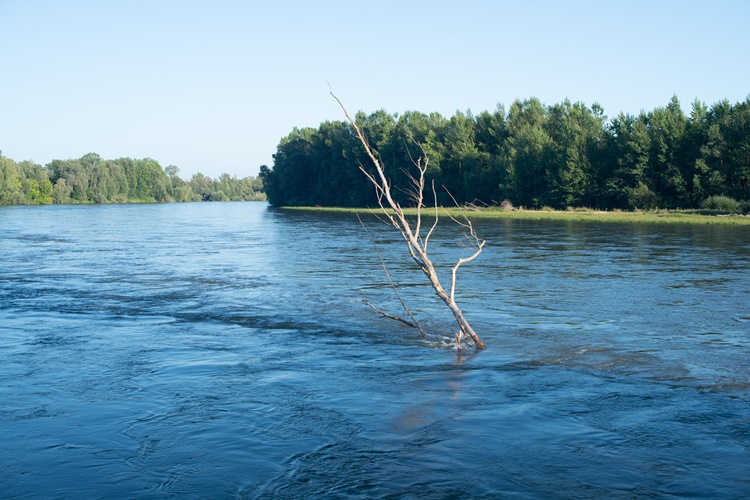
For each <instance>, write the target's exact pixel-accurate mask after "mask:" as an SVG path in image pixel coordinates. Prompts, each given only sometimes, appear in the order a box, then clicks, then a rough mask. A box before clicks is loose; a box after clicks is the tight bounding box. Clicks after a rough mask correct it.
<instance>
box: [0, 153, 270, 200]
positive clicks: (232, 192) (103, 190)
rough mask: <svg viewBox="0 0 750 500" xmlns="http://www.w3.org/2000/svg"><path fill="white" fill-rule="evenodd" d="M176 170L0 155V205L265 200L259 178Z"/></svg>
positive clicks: (151, 163) (91, 158)
mask: <svg viewBox="0 0 750 500" xmlns="http://www.w3.org/2000/svg"><path fill="white" fill-rule="evenodd" d="M178 173H179V168H177V167H176V166H174V165H169V166H168V167H166V168H162V167H161V166H160V165H159V163H158V162H156V161H155V160H152V159H150V158H145V159H142V160H136V159H132V158H120V159H117V160H103V159H102V158H101V157H100V156H99V155H97V154H95V153H89V154H87V155H84V156H83V157H81V158H79V159H77V160H53V161H52V162H51V163H49V164H48V165H46V166H45V167H42V166H41V165H38V164H36V163H33V162H30V161H22V162H20V163H16V162H15V161H13V160H11V159H10V158H6V157H4V156H2V154H0V205H45V204H50V203H127V202H167V201H181V202H183V201H252V200H264V199H265V194H264V193H263V183H262V181H261V180H260V178H257V179H256V178H253V177H245V178H244V179H237V178H236V177H231V176H229V174H222V175H221V176H219V178H218V179H211V178H210V177H207V176H205V175H203V174H201V173H198V174H195V175H193V177H192V178H191V179H190V181H185V180H183V179H182V178H180V177H179V176H178V175H177V174H178Z"/></svg>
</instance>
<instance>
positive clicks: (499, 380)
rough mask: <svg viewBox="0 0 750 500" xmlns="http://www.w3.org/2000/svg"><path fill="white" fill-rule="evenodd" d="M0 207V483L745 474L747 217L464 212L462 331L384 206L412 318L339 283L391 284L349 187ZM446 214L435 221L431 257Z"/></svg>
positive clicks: (459, 487)
mask: <svg viewBox="0 0 750 500" xmlns="http://www.w3.org/2000/svg"><path fill="white" fill-rule="evenodd" d="M368 224H369V223H368ZM0 225H2V228H3V235H4V237H3V239H2V240H0V252H2V255H3V260H2V263H0V358H1V359H2V360H3V362H2V364H0V400H2V402H3V403H2V405H0V431H1V432H2V433H3V440H2V442H0V454H2V456H4V457H6V458H5V459H3V460H2V461H0V491H2V492H3V496H7V497H11V498H14V497H27V496H43V497H73V496H78V497H80V496H85V497H101V496H104V497H133V496H145V497H156V498H162V497H173V496H194V497H208V496H210V497H234V498H271V497H273V498H301V497H322V496H324V497H332V498H345V497H356V498H359V497H389V496H390V497H399V498H401V497H407V498H409V497H414V498H417V497H419V498H424V497H429V498H432V497H435V498H451V497H455V498H465V497H480V498H481V497H487V498H496V497H504V496H513V497H528V498H540V497H551V498H560V497H584V498H591V497H602V496H608V497H620V498H640V497H643V498H646V497H648V498H653V497H657V498H658V497H683V496H691V497H696V498H743V497H746V496H747V495H748V494H749V492H750V482H748V477H750V475H749V474H748V468H747V463H750V460H749V459H750V457H749V456H748V449H750V432H748V429H750V403H749V402H748V401H749V399H748V396H749V395H750V385H749V384H750V378H749V377H748V373H750V338H749V333H748V332H749V331H750V329H748V324H749V323H750V317H749V316H748V314H747V313H746V310H747V308H746V304H747V302H748V298H749V297H748V294H750V272H748V271H750V269H749V268H750V235H749V234H748V232H747V231H745V230H744V228H739V229H738V228H731V227H714V226H706V227H702V226H672V225H670V226H647V225H628V224H595V223H589V224H586V223H566V222H544V221H481V222H479V223H478V229H479V231H480V233H481V234H482V235H483V236H484V237H486V238H487V239H488V246H487V248H486V251H485V252H484V254H483V255H482V256H481V257H480V259H478V260H477V261H476V262H475V263H473V264H472V265H470V266H469V265H467V266H466V267H465V268H462V270H461V274H460V276H459V287H460V289H459V292H458V293H459V295H458V300H459V303H460V305H461V307H462V308H463V310H464V311H465V312H466V314H467V317H468V318H469V319H470V321H472V324H473V325H474V327H475V329H476V330H477V331H478V332H479V333H480V335H481V336H482V338H483V340H484V341H485V342H486V343H487V345H488V346H489V347H488V349H487V350H485V351H482V352H475V351H471V350H466V351H456V350H455V348H454V347H453V346H452V345H451V344H450V338H451V337H452V336H453V333H454V331H453V330H454V329H455V326H454V323H453V322H452V319H451V317H450V315H449V314H446V313H445V311H443V308H442V307H441V306H440V304H438V303H437V302H436V301H435V300H434V297H433V292H432V291H431V290H430V288H429V286H427V285H426V284H425V283H423V280H422V277H421V276H420V275H419V272H418V271H414V270H413V269H412V268H411V267H410V266H409V265H408V262H407V261H405V260H404V259H403V257H404V249H403V242H401V241H398V240H397V239H395V238H394V235H393V234H392V232H391V231H390V230H389V228H388V227H385V226H383V225H381V224H378V223H371V224H369V225H368V228H369V229H370V231H371V232H372V233H373V237H374V238H375V240H376V241H377V242H378V245H379V247H380V248H381V251H383V253H384V257H385V259H386V261H387V263H388V266H389V271H390V272H391V273H392V275H393V276H394V278H395V279H396V281H397V282H398V283H399V284H401V285H403V287H402V291H403V294H404V297H405V299H406V300H407V301H409V304H410V306H411V307H412V309H413V310H414V312H415V313H416V314H417V315H418V316H419V317H420V318H423V319H424V323H425V326H426V327H427V330H428V333H429V335H428V338H427V339H426V340H423V339H420V338H419V336H418V335H417V334H416V333H414V332H413V331H410V330H409V329H404V328H401V327H400V326H399V325H398V324H396V323H394V322H388V321H386V320H382V319H379V318H377V317H376V316H375V315H374V314H372V313H371V311H369V310H368V309H366V308H364V307H363V306H361V305H360V304H356V303H353V302H351V301H350V300H348V299H347V296H355V297H357V298H362V299H365V300H369V301H371V302H373V303H375V304H378V306H379V307H380V306H382V307H384V308H391V309H393V310H394V311H397V310H398V303H397V301H395V299H394V298H393V297H392V291H391V290H390V288H389V286H388V284H387V283H386V282H384V278H383V275H382V269H381V267H380V262H379V260H378V259H377V257H376V256H375V255H373V253H372V251H371V249H370V247H369V244H368V243H367V242H366V240H365V239H363V237H362V230H361V227H360V226H359V223H358V222H357V220H356V217H354V216H351V215H348V214H343V215H341V214H326V215H320V214H310V213H301V212H285V211H278V210H268V209H267V208H266V206H265V205H264V204H257V203H232V204H223V203H216V204H171V205H144V206H107V207H32V208H28V209H25V210H3V209H0ZM459 242H460V235H458V234H456V233H455V232H452V231H450V230H449V229H448V228H441V229H440V230H438V232H437V233H436V234H435V235H434V243H433V244H434V248H435V253H434V256H435V261H436V262H437V263H438V264H443V265H444V264H446V263H449V262H452V261H453V260H455V258H456V257H458V256H461V255H462V252H465V251H466V249H464V248H462V247H461V246H460V245H457V243H459ZM439 248H441V249H442V250H439ZM442 269H443V272H445V271H446V269H447V268H445V267H443V268H442Z"/></svg>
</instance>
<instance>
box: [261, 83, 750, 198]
mask: <svg viewBox="0 0 750 500" xmlns="http://www.w3.org/2000/svg"><path fill="white" fill-rule="evenodd" d="M356 120H357V123H359V124H360V126H361V127H362V129H363V130H364V132H365V134H366V136H367V138H368V141H369V143H370V145H371V146H372V147H373V148H374V149H375V151H376V153H377V154H378V155H379V157H380V158H381V159H382V161H383V163H384V165H385V169H386V173H387V175H388V176H389V177H390V179H391V181H392V185H393V186H396V187H398V186H400V187H403V186H407V185H408V181H407V177H406V174H405V172H404V169H405V168H409V167H411V166H412V160H415V159H416V158H418V157H421V156H424V154H426V155H427V156H428V157H429V169H428V172H427V176H428V182H431V181H432V180H434V181H435V185H436V186H437V187H438V191H437V196H438V198H439V201H440V202H441V203H446V204H450V203H452V200H450V197H449V194H448V193H447V192H446V191H445V190H443V189H442V188H441V186H444V187H445V188H446V189H447V191H449V192H450V194H451V195H452V196H453V197H455V199H456V200H457V201H458V202H459V203H475V204H478V203H486V204H499V203H501V202H502V201H503V200H509V201H510V202H512V204H513V205H515V206H524V207H529V208H532V207H536V208H541V207H551V208H557V209H564V208H567V207H578V206H587V207H592V208H600V209H615V208H621V209H653V208H657V207H658V208H695V207H699V206H701V205H704V206H706V204H707V203H708V204H710V203H714V202H717V200H718V201H722V200H725V201H727V200H728V201H731V202H733V203H734V204H735V205H737V206H739V201H741V200H745V201H746V202H747V200H750V97H748V98H747V99H746V100H745V101H744V102H739V103H737V104H734V105H732V104H730V103H729V102H728V101H726V100H724V101H721V102H718V103H716V104H714V105H712V106H711V107H710V108H709V107H707V106H706V105H705V104H704V103H702V102H700V101H698V100H696V101H695V102H693V104H692V112H691V113H690V115H689V116H686V115H685V113H684V112H683V111H682V109H681V107H680V102H679V100H678V99H677V97H673V98H672V99H671V100H670V101H669V103H668V104H667V105H666V106H665V107H659V108H657V109H654V110H653V111H650V112H641V113H640V114H638V115H630V114H624V113H620V114H619V115H618V116H617V117H615V118H613V119H611V120H608V119H607V117H606V116H605V115H604V110H603V109H602V107H601V106H599V105H598V104H594V105H593V106H591V107H588V106H586V105H584V104H582V103H580V102H576V103H571V102H570V101H569V100H565V101H563V102H562V103H559V104H555V105H552V106H545V105H543V104H542V103H541V102H540V101H539V100H538V99H536V98H532V99H528V100H525V101H516V102H514V103H513V104H512V105H511V106H510V109H509V110H508V111H507V112H506V111H505V108H504V107H503V106H502V105H500V106H498V107H497V109H496V110H495V111H494V112H488V111H484V112H482V113H480V114H478V115H473V114H472V113H471V112H466V113H462V112H457V113H456V114H455V115H454V116H452V117H451V118H445V117H443V116H441V115H440V114H439V113H430V114H424V113H420V112H414V111H408V112H406V113H404V114H402V115H398V114H393V115H392V114H388V113H387V112H386V111H384V110H379V111H376V112H374V113H372V114H370V115H367V114H365V113H362V112H360V113H359V114H357V116H356ZM360 162H361V163H362V164H363V165H365V168H370V167H368V166H367V165H368V162H366V161H365V154H364V150H363V148H362V146H361V145H360V144H358V142H357V140H356V138H355V137H354V135H353V133H352V127H351V126H350V125H349V124H348V123H345V122H343V121H333V122H325V123H322V124H321V125H320V126H319V127H318V128H317V129H315V128H301V129H298V128H294V129H293V130H292V132H291V133H290V134H289V135H288V136H286V137H284V138H283V139H281V142H280V143H279V145H278V147H277V150H276V154H275V155H274V164H273V168H268V167H267V166H263V167H261V174H260V177H261V178H262V179H263V182H264V185H265V190H266V194H267V196H268V200H269V202H270V203H271V204H273V205H322V206H374V205H376V204H377V202H376V199H375V192H374V190H373V189H372V186H371V185H370V184H369V183H368V181H367V178H366V177H365V176H364V175H363V174H362V173H361V172H360V171H359V170H358V168H359V163H360ZM394 193H395V191H394ZM397 195H398V197H399V198H400V202H401V203H404V202H405V200H406V199H407V198H408V193H403V192H401V193H397ZM428 201H429V200H428ZM745 205H747V203H745Z"/></svg>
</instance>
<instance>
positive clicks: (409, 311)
mask: <svg viewBox="0 0 750 500" xmlns="http://www.w3.org/2000/svg"><path fill="white" fill-rule="evenodd" d="M357 219H358V220H359V223H360V224H361V225H362V227H363V228H364V230H365V233H366V234H367V237H368V238H369V239H370V242H371V243H372V246H373V247H374V248H375V252H377V254H378V258H379V259H380V265H381V266H383V271H384V272H385V276H386V278H388V283H390V284H391V288H393V291H394V292H395V294H396V297H398V301H399V302H400V303H401V307H403V308H404V311H406V314H408V315H409V317H410V318H411V320H412V321H413V323H409V322H407V321H404V320H403V319H401V318H398V317H395V316H391V315H389V314H385V313H384V312H382V311H380V310H378V309H375V307H373V306H371V305H370V304H367V305H370V307H372V308H373V309H375V310H376V311H378V312H379V313H380V314H382V315H384V316H385V317H387V318H391V319H395V320H398V321H401V322H403V323H407V324H409V325H411V326H413V327H415V328H418V329H419V333H420V334H421V335H422V338H424V337H425V333H424V330H423V329H422V326H421V325H420V324H419V322H418V321H417V319H416V318H415V317H414V315H413V314H412V312H411V310H410V309H409V308H408V307H407V306H406V303H405V302H404V299H402V298H401V294H400V293H398V288H396V285H394V284H393V280H392V279H391V274H390V273H389V272H388V268H387V267H386V265H385V261H384V260H383V255H382V254H381V253H380V249H379V248H378V246H377V245H376V244H375V240H373V239H372V236H371V235H370V231H368V230H367V226H365V223H364V222H362V218H361V217H360V216H359V214H357Z"/></svg>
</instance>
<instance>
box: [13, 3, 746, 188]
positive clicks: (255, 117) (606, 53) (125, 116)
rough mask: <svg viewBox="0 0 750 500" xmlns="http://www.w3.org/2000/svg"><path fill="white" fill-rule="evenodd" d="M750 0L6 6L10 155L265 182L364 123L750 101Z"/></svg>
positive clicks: (634, 110) (17, 158)
mask: <svg viewBox="0 0 750 500" xmlns="http://www.w3.org/2000/svg"><path fill="white" fill-rule="evenodd" d="M748 26H750V1H748V0H737V1H733V0H706V1H691V0H681V1H672V0H649V1H640V0H629V1H608V2H602V1H542V0H525V1H523V2H521V1H512V2H511V1H501V0H487V1H474V0H462V1H450V2H448V1H442V0H427V1H423V0H416V1H409V0H396V1H391V0H380V1H378V2H355V1H351V0H347V1H326V0H316V1H301V0H300V1H295V0H274V1H273V2H271V1H255V0H245V1H231V0H210V1H192V0H174V1H173V0H145V1H141V0H107V1H101V0H92V1H86V0H65V1H60V0H0V151H2V154H3V156H6V157H8V158H11V159H13V160H15V161H22V160H32V161H34V162H36V163H39V164H42V165H46V164H47V163H49V162H50V161H52V160H53V159H69V158H80V157H81V156H83V155H84V154H86V153H89V152H94V153H98V154H99V155H100V156H102V157H103V158H105V159H115V158H121V157H130V158H153V159H155V160H156V161H158V162H159V163H160V164H161V165H162V167H166V166H167V165H176V166H178V167H179V168H180V176H181V177H183V178H185V179H189V178H190V177H191V176H192V175H194V174H195V173H197V172H201V173H203V174H205V175H208V176H210V177H214V178H216V177H218V176H219V175H221V174H222V173H228V174H230V175H232V176H237V177H238V178H242V177H246V176H256V175H257V174H258V170H259V168H260V166H261V165H264V164H265V165H269V166H271V165H273V157H272V155H273V154H274V152H275V151H276V146H277V145H278V143H279V141H280V140H281V138H282V137H284V136H286V135H288V134H289V133H290V132H291V131H292V129H293V128H294V127H300V128H301V127H318V125H320V124H321V123H322V122H325V121H328V120H331V121H333V120H343V119H344V116H343V113H342V111H341V109H340V108H339V107H338V105H337V104H336V102H335V101H334V100H333V98H332V97H331V96H330V95H329V93H328V92H329V83H330V85H331V86H332V88H333V91H334V92H335V93H336V94H337V95H338V97H339V98H341V100H342V101H343V102H344V104H345V105H346V106H347V108H348V109H349V111H350V112H356V111H364V112H366V113H372V112H374V111H376V110H379V109H385V110H386V111H388V112H389V113H399V114H401V113H403V112H405V111H410V110H412V111H421V112H425V113H430V112H434V111H437V112H439V113H441V114H443V116H446V117H450V116H452V115H454V114H455V113H456V111H467V110H471V111H472V112H474V113H475V114H476V113H479V112H481V111H485V110H488V111H494V110H495V109H496V108H497V105H498V104H503V105H505V106H506V108H507V107H508V106H510V104H512V103H513V102H514V101H515V100H517V99H520V100H524V99H528V98H531V97H537V98H538V99H540V100H541V101H542V103H544V104H547V105H552V104H556V103H559V102H561V101H563V100H564V99H566V98H567V99H570V100H571V101H572V102H576V101H581V102H583V103H585V104H586V105H589V106H590V105H591V104H593V103H595V102H597V103H599V104H600V105H602V106H603V107H604V111H605V114H606V115H607V116H609V117H610V118H612V117H615V116H617V115H618V114H619V113H620V112H624V113H630V114H637V113H639V112H640V111H641V110H645V111H651V110H653V109H655V108H657V107H661V106H666V104H667V103H668V102H669V100H670V98H671V97H672V96H673V95H677V97H678V98H679V99H680V102H681V104H682V108H683V110H684V111H685V112H686V113H687V114H689V112H690V109H691V104H692V102H693V101H694V100H695V99H699V100H700V101H702V102H704V103H707V104H708V105H709V106H710V105H711V104H713V103H715V102H718V101H720V100H723V99H728V100H729V101H730V102H732V103H736V102H739V101H743V100H745V99H746V98H747V97H748V96H749V95H750V29H749V28H748Z"/></svg>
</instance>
